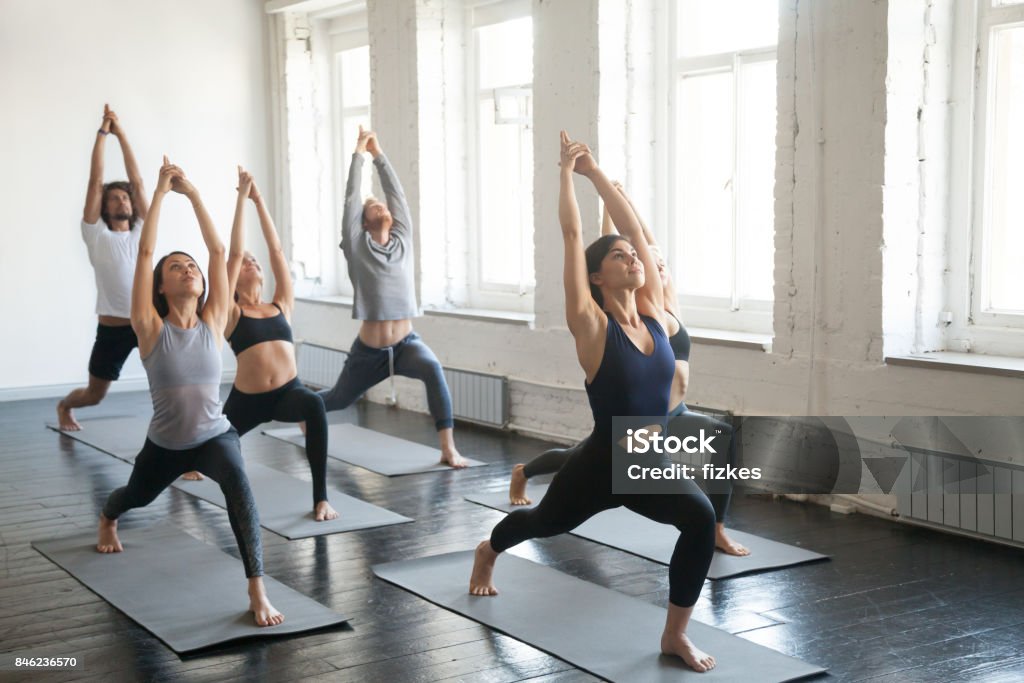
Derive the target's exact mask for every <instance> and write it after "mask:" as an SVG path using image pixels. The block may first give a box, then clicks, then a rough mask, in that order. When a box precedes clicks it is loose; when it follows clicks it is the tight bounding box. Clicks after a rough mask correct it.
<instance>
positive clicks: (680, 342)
mask: <svg viewBox="0 0 1024 683" xmlns="http://www.w3.org/2000/svg"><path fill="white" fill-rule="evenodd" d="M669 315H672V314H671V313H669ZM672 317H673V318H676V317H675V316H674V315H672ZM676 322H677V323H679V331H678V332H676V333H675V334H673V335H672V336H671V337H669V338H668V343H669V345H670V346H671V347H672V354H673V355H674V356H675V357H676V360H685V361H687V362H689V360H690V333H689V332H687V331H686V328H685V327H683V322H682V321H681V320H680V319H679V318H676Z"/></svg>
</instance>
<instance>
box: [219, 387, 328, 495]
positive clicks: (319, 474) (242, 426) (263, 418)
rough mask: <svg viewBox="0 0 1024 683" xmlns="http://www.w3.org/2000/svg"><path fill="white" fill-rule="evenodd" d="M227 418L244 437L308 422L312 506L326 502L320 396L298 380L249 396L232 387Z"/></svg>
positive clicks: (324, 434) (324, 424) (324, 423)
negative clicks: (264, 427) (267, 425)
mask: <svg viewBox="0 0 1024 683" xmlns="http://www.w3.org/2000/svg"><path fill="white" fill-rule="evenodd" d="M224 414H225V415H226V416H227V418H228V420H229V421H230V422H231V424H232V425H234V427H235V429H237V430H238V435H239V436H245V433H246V432H248V431H249V430H251V429H253V428H254V427H257V426H259V425H261V424H263V423H264V422H270V421H271V420H277V421H279V422H302V421H303V420H304V421H305V422H306V459H307V460H308V461H309V471H310V472H311V473H312V475H313V506H314V507H315V506H316V504H317V503H319V502H320V501H322V500H327V413H326V412H325V411H324V402H323V400H322V399H321V398H320V396H319V395H318V394H317V393H316V392H314V391H311V390H309V389H307V388H306V387H304V386H302V382H300V381H299V379H298V378H297V377H296V378H295V379H293V380H292V381H290V382H288V383H287V384H285V385H283V386H280V387H278V388H277V389H272V390H271V391H266V392H263V393H262V394H247V393H245V392H243V391H239V390H238V389H237V388H236V387H231V393H230V394H228V400H227V401H225V402H224Z"/></svg>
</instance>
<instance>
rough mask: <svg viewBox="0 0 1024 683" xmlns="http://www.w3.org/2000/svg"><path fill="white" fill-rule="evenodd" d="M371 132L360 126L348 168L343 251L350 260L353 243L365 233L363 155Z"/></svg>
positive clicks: (342, 240)
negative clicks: (349, 255)
mask: <svg viewBox="0 0 1024 683" xmlns="http://www.w3.org/2000/svg"><path fill="white" fill-rule="evenodd" d="M370 135H371V133H370V131H368V130H366V131H364V130H363V127H362V126H359V138H358V139H357V140H356V150H355V152H353V153H352V163H351V164H349V167H348V180H347V181H346V183H345V209H344V214H342V217H341V245H340V246H341V250H342V251H343V252H345V257H346V258H348V254H349V249H350V247H351V245H352V242H353V241H354V240H355V239H356V238H357V237H359V234H360V233H361V232H362V231H363V197H362V194H360V193H361V188H362V186H363V154H365V153H366V141H367V140H369V139H370Z"/></svg>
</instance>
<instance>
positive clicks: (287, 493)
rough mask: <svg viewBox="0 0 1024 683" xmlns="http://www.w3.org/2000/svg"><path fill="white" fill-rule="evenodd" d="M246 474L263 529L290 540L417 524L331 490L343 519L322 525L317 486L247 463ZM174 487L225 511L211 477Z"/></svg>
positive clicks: (329, 490) (332, 500) (184, 482)
mask: <svg viewBox="0 0 1024 683" xmlns="http://www.w3.org/2000/svg"><path fill="white" fill-rule="evenodd" d="M245 474H246V476H247V477H248V478H249V486H250V487H251V488H252V496H253V498H254V499H255V500H256V509H258V510H259V512H260V526H262V527H264V528H266V529H270V530H271V531H273V532H274V533H275V534H280V535H281V536H284V537H285V538H287V539H289V540H292V539H296V538H309V537H310V536H323V535H326V534H338V533H341V532H344V531H355V530H356V529H371V528H374V527H379V526H389V525H391V524H402V523H404V522H411V521H413V520H412V519H410V518H408V517H403V516H402V515H399V514H397V513H395V512H391V511H390V510H386V509H384V508H382V507H378V506H376V505H373V504H372V503H367V502H366V501H363V500H359V499H358V498H353V497H352V496H349V495H346V494H344V493H342V492H341V491H339V490H337V489H333V488H330V487H328V489H327V498H328V500H329V501H330V503H331V505H332V506H333V507H334V509H335V510H336V511H337V512H338V515H339V517H338V519H332V520H328V521H324V522H318V521H316V520H315V519H314V518H313V490H312V488H313V485H312V484H311V483H309V482H308V481H302V480H301V479H296V478H295V477H293V476H291V475H290V474H286V473H284V472H280V471H278V470H275V469H271V468H269V467H265V466H263V465H260V464H258V463H252V462H250V463H246V465H245ZM173 486H174V488H176V489H180V490H182V491H184V492H185V493H188V494H190V495H193V496H195V497H197V498H202V499H203V500H206V501H209V502H211V503H213V504H214V505H217V506H219V507H222V508H223V507H225V502H224V494H223V493H221V490H220V486H219V485H218V484H217V482H215V481H213V480H212V479H210V478H209V477H206V478H205V479H203V480H202V481H187V480H184V479H178V480H177V481H175V482H174V484H173Z"/></svg>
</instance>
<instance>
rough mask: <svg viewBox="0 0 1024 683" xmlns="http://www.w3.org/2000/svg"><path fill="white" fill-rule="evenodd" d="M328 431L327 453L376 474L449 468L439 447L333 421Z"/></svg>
mask: <svg viewBox="0 0 1024 683" xmlns="http://www.w3.org/2000/svg"><path fill="white" fill-rule="evenodd" d="M327 431H328V435H327V455H329V456H331V457H332V458H337V459H338V460H343V461H345V462H347V463H349V464H350V465H357V466H359V467H362V468H365V469H368V470H370V471H371V472H376V473H377V474H384V475H387V476H389V477H395V476H398V475H402V474H419V473H421V472H443V471H445V470H450V469H451V468H450V467H448V465H442V464H441V462H440V460H441V451H440V450H438V449H436V448H431V447H430V446H424V445H423V444H418V443H413V442H412V441H406V440H405V439H400V438H398V437H397V436H390V435H389V434H382V433H380V432H375V431H373V430H372V429H364V428H363V427H359V426H356V425H354V424H332V425H330V426H329V427H328V429H327ZM263 433H264V434H266V435H267V436H272V437H274V438H275V439H280V440H281V441H287V442H288V443H290V444H294V445H296V446H301V447H303V448H305V447H306V437H305V436H303V434H302V432H301V431H300V430H299V428H298V427H283V428H279V429H268V430H266V431H264V432H263ZM463 457H465V456H463ZM466 461H467V462H468V463H469V466H470V467H480V466H482V465H486V464H487V463H485V462H480V461H479V460H473V459H472V458H466Z"/></svg>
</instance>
